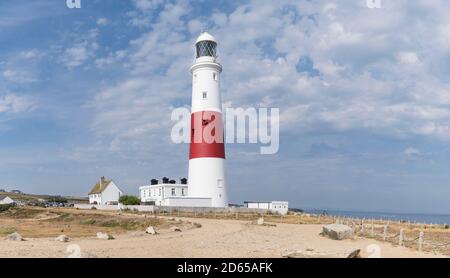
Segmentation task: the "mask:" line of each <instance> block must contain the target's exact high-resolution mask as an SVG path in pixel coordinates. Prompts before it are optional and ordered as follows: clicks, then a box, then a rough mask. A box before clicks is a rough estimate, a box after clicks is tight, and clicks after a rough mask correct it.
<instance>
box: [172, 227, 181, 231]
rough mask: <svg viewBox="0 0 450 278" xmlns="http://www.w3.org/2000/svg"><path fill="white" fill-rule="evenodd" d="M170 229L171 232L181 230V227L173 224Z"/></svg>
mask: <svg viewBox="0 0 450 278" xmlns="http://www.w3.org/2000/svg"><path fill="white" fill-rule="evenodd" d="M170 231H171V232H181V229H180V228H178V227H177V226H172V227H170Z"/></svg>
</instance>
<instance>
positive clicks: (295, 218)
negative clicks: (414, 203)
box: [153, 209, 450, 255]
mask: <svg viewBox="0 0 450 278" xmlns="http://www.w3.org/2000/svg"><path fill="white" fill-rule="evenodd" d="M153 214H154V215H155V216H156V215H161V216H172V217H174V216H177V217H190V218H210V219H223V220H245V221H257V220H258V219H261V218H262V219H264V223H272V224H316V225H317V224H332V223H337V224H344V225H347V226H349V227H351V228H352V229H353V232H354V235H356V236H360V237H366V238H372V239H376V240H379V241H383V242H389V243H392V244H393V245H397V246H404V247H408V248H413V249H415V250H418V251H419V252H425V251H427V252H434V253H440V254H448V255H450V230H449V229H448V226H447V225H436V224H420V223H410V222H406V221H392V220H383V219H355V218H343V217H334V216H329V215H313V214H305V213H294V214H287V215H280V214H273V213H258V212H213V211H208V210H203V209H199V210H193V211H179V210H178V211H177V210H171V211H159V212H158V211H155V212H153Z"/></svg>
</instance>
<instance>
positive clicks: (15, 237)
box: [6, 232, 24, 241]
mask: <svg viewBox="0 0 450 278" xmlns="http://www.w3.org/2000/svg"><path fill="white" fill-rule="evenodd" d="M6 240H9V241H24V239H23V237H22V236H21V235H20V234H19V233H16V232H15V233H12V234H9V235H7V236H6Z"/></svg>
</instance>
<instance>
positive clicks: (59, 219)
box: [0, 207, 170, 238]
mask: <svg viewBox="0 0 450 278" xmlns="http://www.w3.org/2000/svg"><path fill="white" fill-rule="evenodd" d="M148 226H154V227H157V228H159V229H165V228H169V227H170V223H169V222H168V221H166V220H164V219H159V218H154V217H146V216H144V215H137V214H118V213H116V212H105V211H96V210H93V211H92V210H87V211H82V210H76V209H63V208H60V209H58V208H46V209H45V208H34V207H25V208H23V207H17V208H13V209H11V210H10V211H7V212H3V213H0V227H2V228H1V230H0V234H2V235H5V234H10V233H11V232H14V231H17V232H18V233H20V234H21V235H22V236H24V237H30V238H33V237H34V238H37V237H56V236H59V235H61V234H65V235H67V236H69V237H84V236H92V235H95V234H96V233H97V232H108V233H113V234H120V233H126V232H128V231H144V230H145V229H146V228H147V227H148ZM5 227H14V230H13V229H11V228H5Z"/></svg>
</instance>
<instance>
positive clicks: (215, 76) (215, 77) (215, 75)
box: [213, 72, 217, 81]
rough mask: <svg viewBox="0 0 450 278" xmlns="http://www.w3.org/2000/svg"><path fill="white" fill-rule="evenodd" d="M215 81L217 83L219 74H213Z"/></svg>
mask: <svg viewBox="0 0 450 278" xmlns="http://www.w3.org/2000/svg"><path fill="white" fill-rule="evenodd" d="M213 79H214V80H215V81H217V73H215V72H214V73H213Z"/></svg>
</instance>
